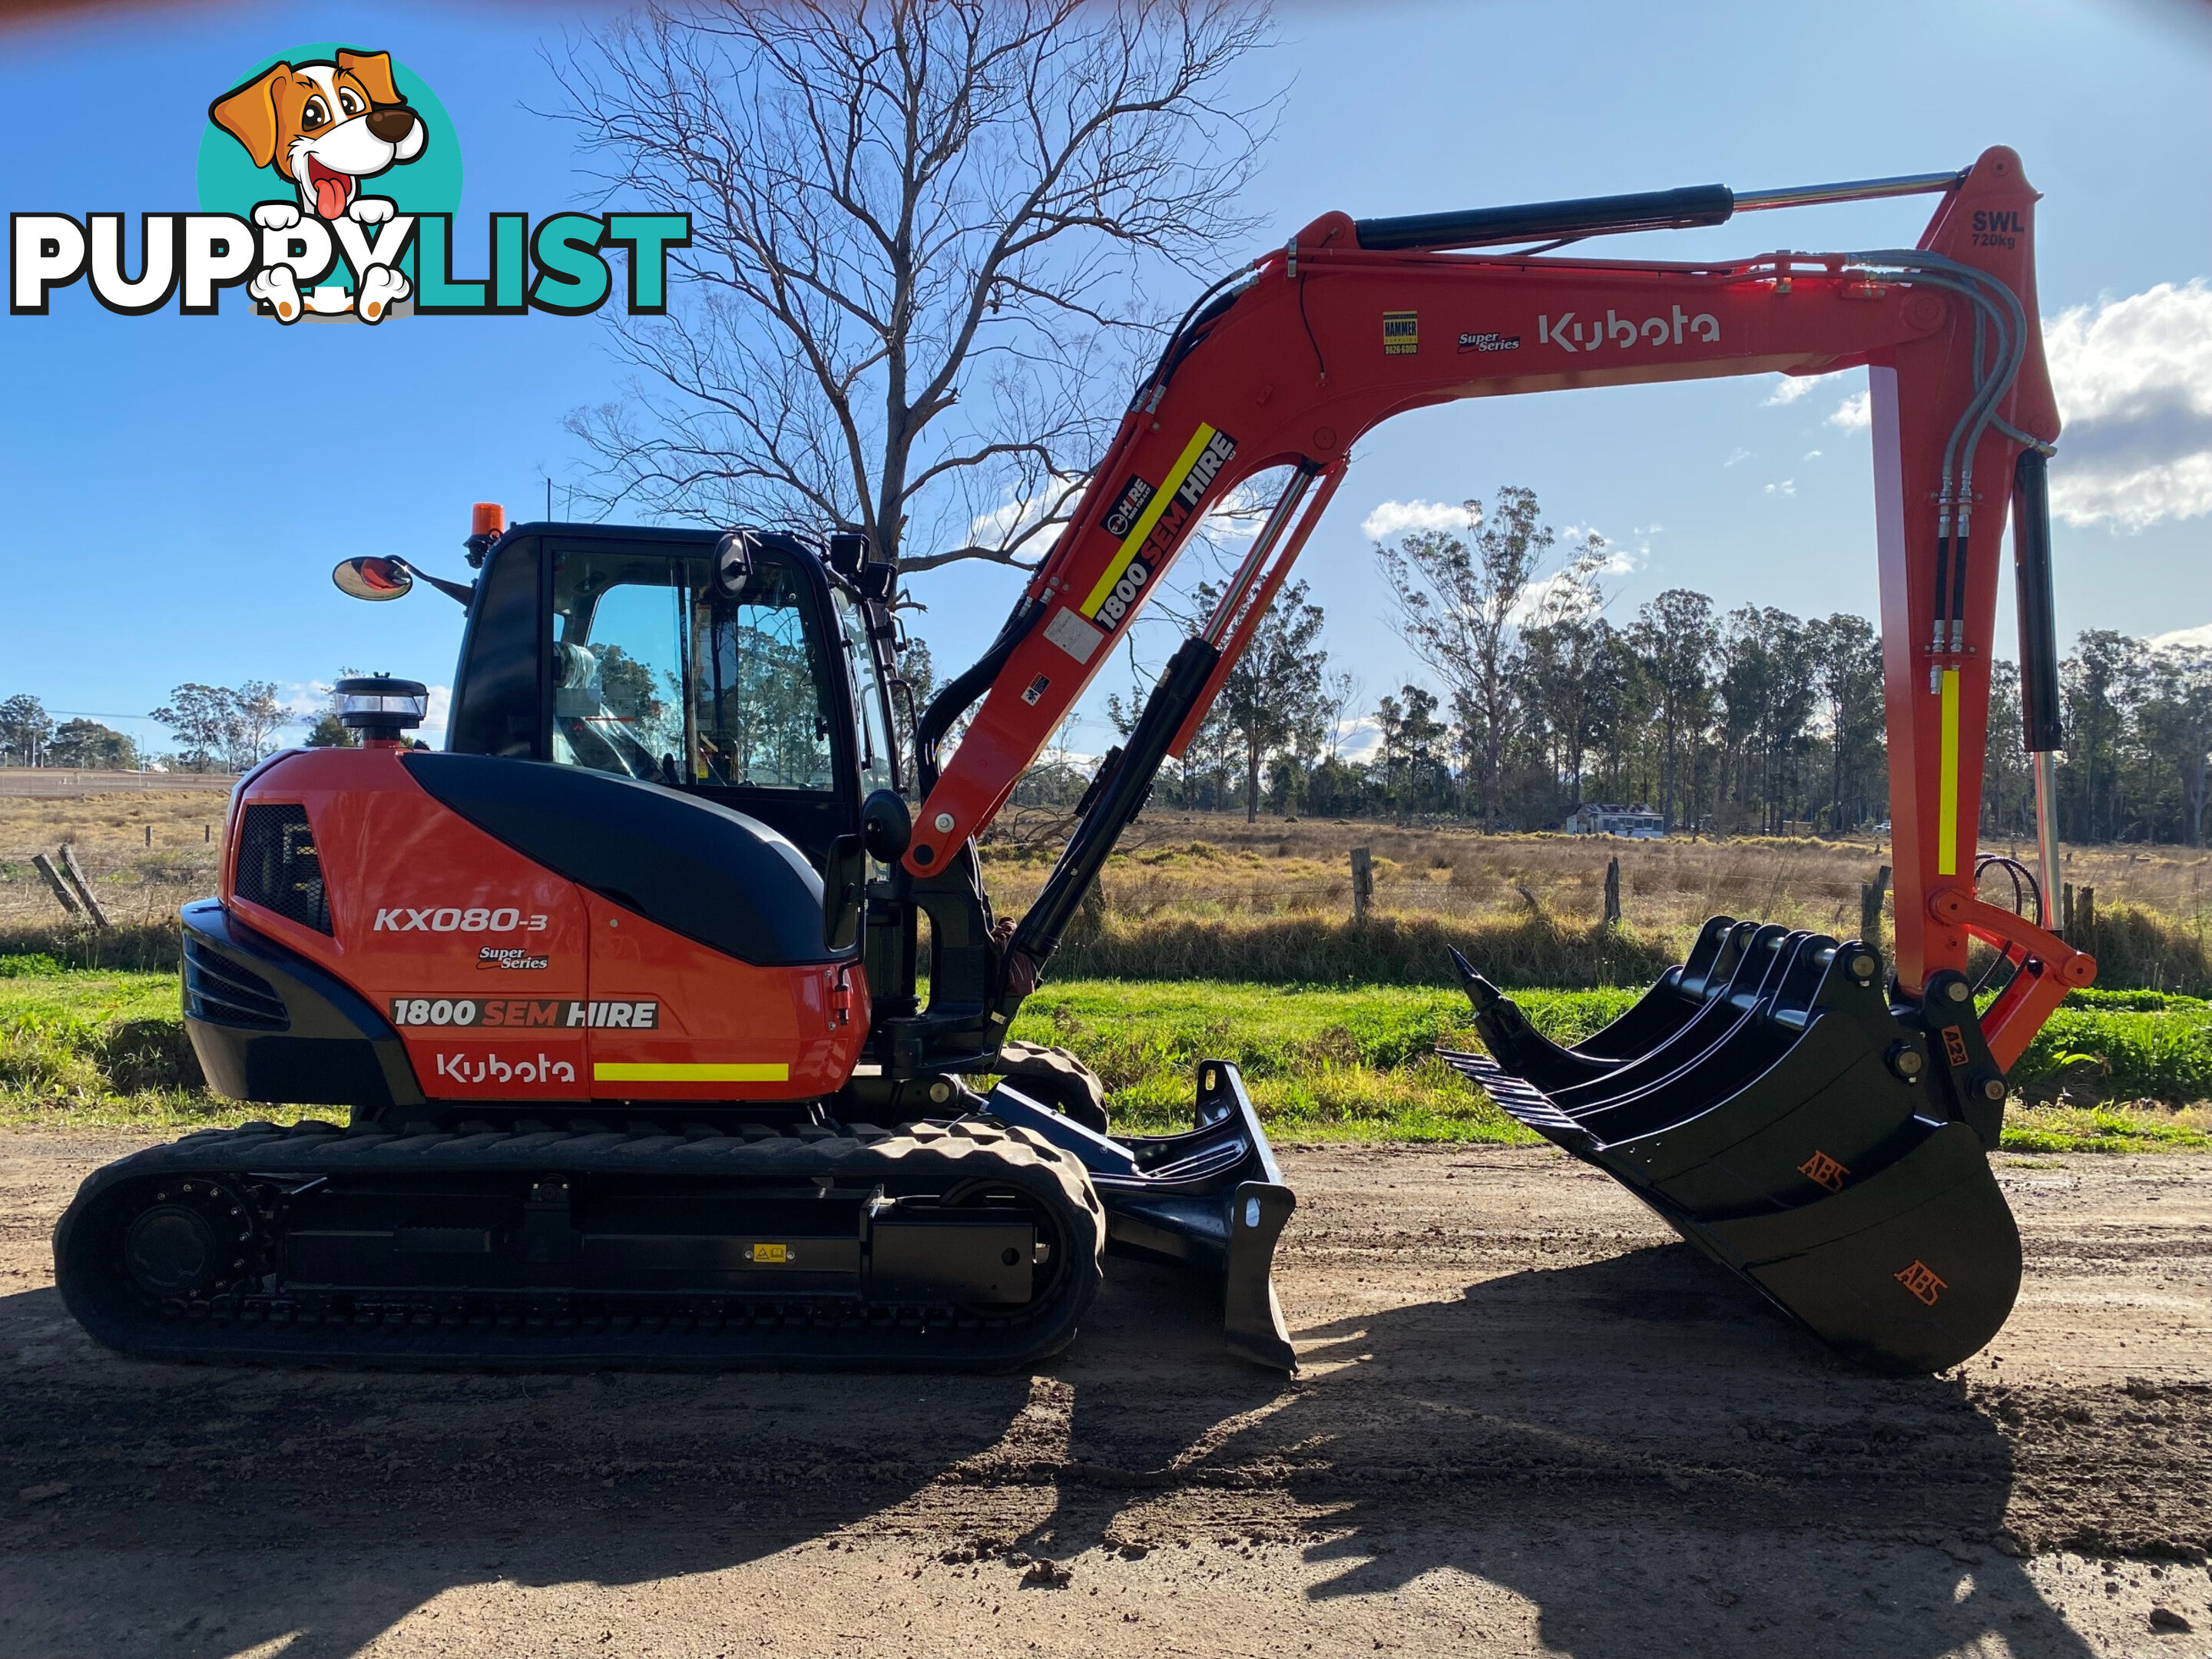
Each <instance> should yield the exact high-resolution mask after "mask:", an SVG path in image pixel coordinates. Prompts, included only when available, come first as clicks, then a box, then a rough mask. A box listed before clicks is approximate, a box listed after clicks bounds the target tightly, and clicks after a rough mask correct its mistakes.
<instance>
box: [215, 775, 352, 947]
mask: <svg viewBox="0 0 2212 1659" xmlns="http://www.w3.org/2000/svg"><path fill="white" fill-rule="evenodd" d="M238 896H239V897H240V898H242V899H246V900H247V901H249V902H252V903H254V904H261V905H266V906H267V907H268V908H270V909H271V910H274V911H275V912H276V914H277V915H280V916H283V917H284V918H285V919H286V920H287V921H296V922H298V923H299V924H300V925H301V927H312V928H313V929H315V931H316V932H318V933H329V932H330V931H331V900H330V895H329V893H328V892H326V891H325V890H324V887H323V864H322V860H320V859H319V858H318V857H316V856H315V837H314V835H313V831H312V830H310V829H308V827H307V808H306V807H304V806H295V805H283V806H249V807H247V808H246V814H245V819H244V822H243V823H240V826H239V834H238Z"/></svg>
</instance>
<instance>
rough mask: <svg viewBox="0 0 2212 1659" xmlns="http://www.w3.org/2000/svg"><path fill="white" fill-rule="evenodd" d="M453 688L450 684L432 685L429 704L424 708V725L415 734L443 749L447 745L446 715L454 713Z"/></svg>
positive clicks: (432, 746)
mask: <svg viewBox="0 0 2212 1659" xmlns="http://www.w3.org/2000/svg"><path fill="white" fill-rule="evenodd" d="M452 713H453V687H452V686H450V685H434V686H432V687H431V688H430V702H429V705H428V708H425V709H424V710H423V713H422V726H421V728H420V729H419V730H417V731H416V733H415V735H416V737H418V738H422V741H423V742H425V743H427V744H429V745H430V747H431V748H433V749H443V748H444V747H445V746H446V717H447V715H448V714H452Z"/></svg>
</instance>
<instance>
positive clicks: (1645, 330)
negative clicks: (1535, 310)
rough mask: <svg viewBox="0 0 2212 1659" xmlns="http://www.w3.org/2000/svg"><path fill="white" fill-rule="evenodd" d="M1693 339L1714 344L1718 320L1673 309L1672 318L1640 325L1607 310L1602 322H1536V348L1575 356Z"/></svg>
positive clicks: (1563, 318) (1569, 317)
mask: <svg viewBox="0 0 2212 1659" xmlns="http://www.w3.org/2000/svg"><path fill="white" fill-rule="evenodd" d="M1692 335H1694V336H1696V337H1697V338H1698V339H1699V340H1700V341H1702V342H1704V343H1705V344H1708V345H1714V344H1717V343H1719V341H1720V337H1721V319H1719V318H1717V317H1716V316H1714V315H1713V313H1711V312H1710V311H1701V312H1699V313H1698V314H1697V315H1696V316H1694V317H1692V315H1690V314H1689V313H1687V312H1686V311H1684V310H1683V309H1682V307H1680V306H1676V307H1674V315H1673V316H1671V317H1646V318H1645V319H1644V320H1643V321H1642V322H1640V323H1639V322H1638V321H1637V320H1636V319H1634V318H1632V317H1624V316H1622V315H1621V314H1620V313H1619V312H1617V311H1614V310H1612V309H1611V308H1609V307H1608V308H1607V311H1606V313H1605V317H1604V319H1603V320H1602V321H1601V320H1600V319H1597V318H1595V317H1593V318H1591V319H1589V321H1588V322H1583V323H1578V322H1577V321H1576V320H1575V313H1573V312H1571V311H1570V312H1566V313H1564V314H1562V315H1560V316H1558V317H1539V318H1537V319H1536V339H1537V343H1539V344H1542V345H1555V346H1557V347H1559V349H1560V350H1562V351H1568V352H1574V353H1577V354H1580V353H1582V352H1585V351H1595V350H1598V349H1600V348H1601V347H1604V346H1616V347H1618V348H1620V349H1621V350H1623V351H1626V350H1627V349H1629V348H1630V347H1632V346H1637V345H1645V346H1666V345H1682V344H1684V343H1687V341H1688V340H1689V338H1690V337H1691V336H1692Z"/></svg>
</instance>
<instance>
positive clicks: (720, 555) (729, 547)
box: [714, 530, 753, 599]
mask: <svg viewBox="0 0 2212 1659" xmlns="http://www.w3.org/2000/svg"><path fill="white" fill-rule="evenodd" d="M752 579H753V536H752V532H750V530H732V532H729V534H727V535H726V536H725V537H723V538H722V539H721V540H720V541H719V542H717V543H716V544H714V586H715V587H716V588H718V589H719V590H720V592H722V593H723V594H724V595H725V596H726V597H727V598H730V599H735V598H737V597H738V594H739V593H741V592H744V586H745V584H746V583H747V582H749V581H750V580H752Z"/></svg>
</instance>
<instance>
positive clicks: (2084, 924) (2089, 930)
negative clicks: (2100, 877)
mask: <svg viewBox="0 0 2212 1659" xmlns="http://www.w3.org/2000/svg"><path fill="white" fill-rule="evenodd" d="M2074 920H2075V922H2077V923H2078V924H2079V925H2080V927H2081V938H2080V939H2069V940H2068V941H2067V942H2068V943H2069V944H2071V945H2078V946H2079V947H2080V948H2081V949H2082V950H2084V951H2087V952H2088V953H2089V954H2090V955H2091V956H2094V955H2096V953H2097V890H2096V889H2095V888H2093V887H2084V888H2082V889H2081V890H2080V891H2078V892H2076V893H2075V895H2074Z"/></svg>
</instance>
